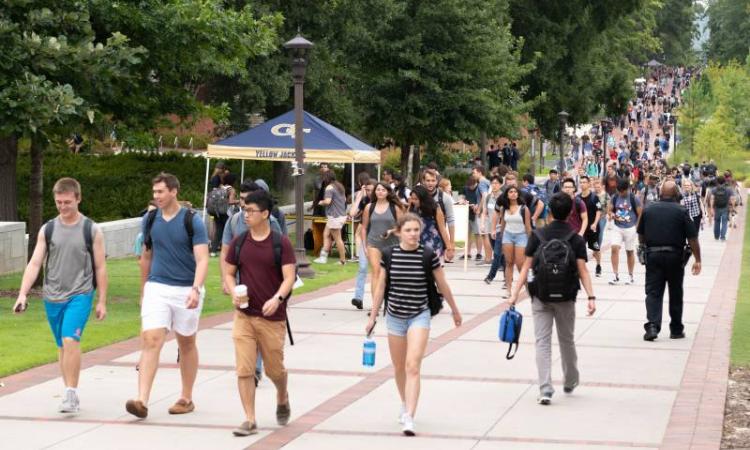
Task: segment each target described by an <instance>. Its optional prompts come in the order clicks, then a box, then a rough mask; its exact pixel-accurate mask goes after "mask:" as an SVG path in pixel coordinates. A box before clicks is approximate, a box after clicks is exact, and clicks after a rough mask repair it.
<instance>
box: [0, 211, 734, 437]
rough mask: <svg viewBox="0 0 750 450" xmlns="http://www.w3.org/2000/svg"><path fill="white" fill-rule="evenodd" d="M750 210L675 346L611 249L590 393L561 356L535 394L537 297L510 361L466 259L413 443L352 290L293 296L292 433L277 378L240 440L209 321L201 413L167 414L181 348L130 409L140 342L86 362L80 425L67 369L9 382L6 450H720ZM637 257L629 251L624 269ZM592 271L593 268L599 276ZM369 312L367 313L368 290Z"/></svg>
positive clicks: (708, 269)
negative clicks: (543, 398)
mask: <svg viewBox="0 0 750 450" xmlns="http://www.w3.org/2000/svg"><path fill="white" fill-rule="evenodd" d="M742 213H743V217H742V218H741V220H739V221H738V222H739V223H740V228H738V229H737V230H732V231H731V232H730V237H729V240H728V241H727V242H726V243H719V242H716V241H714V239H713V236H712V232H711V230H709V229H708V228H707V229H705V230H704V231H703V232H702V235H701V244H702V246H703V247H702V250H703V272H702V273H701V275H700V276H698V277H693V276H690V275H688V276H686V279H685V313H684V321H685V323H686V333H687V338H686V339H684V340H670V339H669V337H668V327H667V326H666V325H665V326H664V330H663V331H662V333H661V335H660V337H659V339H658V340H657V341H655V342H653V343H649V342H644V341H643V339H642V335H643V326H642V325H643V322H644V320H645V307H644V303H643V301H644V293H643V291H644V287H643V286H644V269H643V267H642V266H640V265H638V264H636V283H635V285H632V286H626V285H620V286H609V285H608V284H607V281H608V280H609V277H610V275H611V272H610V263H609V255H608V252H605V255H604V260H605V261H604V262H603V264H602V266H603V268H604V274H603V276H602V277H601V278H594V283H595V292H596V295H597V298H598V300H597V309H598V311H597V313H596V315H595V316H594V317H592V318H589V317H586V316H585V311H584V308H585V302H579V304H578V321H577V327H576V340H577V345H578V355H579V368H580V371H581V386H580V387H579V388H578V389H577V390H576V391H575V393H574V394H572V395H565V394H563V393H562V386H561V384H560V380H561V370H560V366H559V359H558V351H557V349H556V348H555V349H554V350H553V358H555V361H554V363H553V364H554V371H553V377H554V379H555V381H556V389H557V393H556V394H555V397H554V398H553V403H552V405H551V406H546V407H545V406H539V405H537V404H536V401H535V400H536V396H537V394H538V388H537V386H536V384H535V383H536V368H535V364H534V346H533V326H534V324H533V320H532V317H531V313H530V304H529V302H528V301H524V302H522V303H521V304H520V305H519V310H520V311H521V312H522V313H523V314H524V315H525V316H526V319H527V320H526V321H525V324H524V330H523V333H522V337H521V346H520V349H519V351H518V354H517V356H516V358H515V359H513V360H511V361H507V360H506V359H505V352H506V350H507V347H506V344H502V343H500V342H498V339H497V326H498V323H497V322H498V316H499V314H500V312H501V311H502V306H501V303H502V300H501V299H500V298H499V295H500V292H501V291H500V288H501V284H500V282H499V281H497V282H495V283H493V284H492V286H487V285H486V284H485V283H484V282H483V281H482V279H483V278H484V276H485V275H486V272H487V267H481V268H480V267H473V265H471V264H470V269H469V271H468V272H466V273H465V272H463V271H462V267H461V266H459V265H458V264H456V265H450V266H449V267H448V268H447V272H448V276H449V279H450V284H451V287H452V288H453V292H454V294H455V295H456V297H457V300H458V303H459V305H460V308H461V312H462V314H463V315H464V325H463V326H462V327H460V328H458V329H456V328H453V326H452V325H451V323H450V322H451V321H450V315H449V314H448V313H447V311H446V312H443V313H442V314H440V315H439V316H437V317H436V318H435V319H434V320H433V329H432V332H431V336H432V338H431V341H430V344H429V347H428V356H427V357H426V358H425V360H424V364H423V368H422V393H421V398H420V403H419V409H418V412H417V415H416V419H415V420H416V425H417V428H416V431H417V434H418V436H417V437H415V438H405V437H403V436H401V434H400V428H399V425H398V423H397V415H398V411H399V407H400V402H399V399H398V394H397V391H396V387H395V384H394V383H393V380H392V368H391V366H390V358H389V355H388V346H387V342H386V334H385V331H386V329H385V326H384V323H379V324H378V326H377V329H376V341H377V358H376V365H375V367H374V368H365V367H363V366H362V365H361V355H362V341H363V332H362V329H363V327H364V325H365V323H366V315H365V313H364V312H363V311H356V310H354V309H353V308H352V307H351V306H350V304H349V300H350V299H351V296H352V291H353V288H352V287H351V286H352V283H348V285H340V286H338V287H336V288H331V289H328V290H327V291H326V292H322V293H318V294H315V295H308V296H303V297H300V298H298V299H296V300H295V302H293V303H294V305H293V306H292V307H291V312H290V320H291V323H292V326H293V329H294V332H295V341H296V345H295V346H293V347H290V346H287V348H286V364H287V367H288V368H289V372H290V379H289V380H290V381H289V390H290V399H291V405H292V420H291V422H290V423H289V425H288V426H287V427H284V428H279V427H277V426H276V421H275V389H274V388H273V386H272V384H271V383H270V382H269V381H268V380H267V379H264V380H263V381H262V382H261V385H260V388H259V390H258V394H257V414H258V424H259V426H260V430H261V432H260V434H258V435H257V436H254V437H251V438H236V437H233V436H232V434H231V430H232V429H233V428H234V427H235V426H237V425H238V424H239V423H241V422H242V421H243V420H244V418H243V413H242V408H241V406H240V402H239V399H238V394H237V389H236V379H235V376H234V353H233V344H232V339H231V322H230V320H231V316H229V315H222V316H218V317H214V318H209V319H206V320H204V321H203V329H202V330H201V331H200V333H199V337H198V344H199V347H200V352H201V369H200V371H199V374H198V381H197V383H196V387H195V397H194V400H195V404H196V411H195V413H193V414H189V415H184V416H170V415H169V414H168V413H167V408H168V407H169V406H170V405H171V404H172V403H173V402H174V401H175V400H176V398H177V396H178V395H179V391H180V378H179V370H178V368H177V366H176V364H175V353H176V343H175V341H173V340H172V341H170V342H169V343H168V344H167V345H166V346H165V349H164V351H163V352H162V363H163V364H162V367H161V368H160V370H159V372H158V374H157V377H156V381H155V384H154V389H153V394H152V402H151V404H150V405H149V409H150V411H149V413H150V415H149V417H148V419H147V420H145V421H139V420H136V419H135V418H133V417H132V416H130V415H128V414H127V413H126V412H125V410H124V404H125V400H127V399H128V398H131V397H132V396H134V395H135V393H136V389H137V373H136V372H135V362H136V361H137V360H138V357H139V353H138V351H137V348H138V342H137V340H131V341H128V342H125V343H120V344H116V345H114V346H110V347H108V348H105V349H101V350H97V351H94V352H91V353H89V354H87V355H86V356H85V357H84V362H88V364H89V367H87V368H85V369H84V370H83V372H82V376H81V383H80V386H81V389H80V397H81V405H82V407H81V412H80V414H78V415H75V416H65V415H61V414H59V413H57V412H56V407H57V405H58V404H59V402H60V393H61V391H62V382H61V379H60V378H58V377H56V376H55V375H54V374H55V373H56V370H57V369H56V367H55V366H54V365H48V366H44V367H42V368H37V369H32V370H30V371H27V372H24V373H22V374H18V375H14V376H11V377H8V378H6V379H5V380H3V381H4V382H5V384H6V386H5V387H4V388H0V430H2V433H1V435H2V447H3V448H8V449H32V448H33V449H36V448H54V449H68V448H69V449H75V450H81V449H86V448H108V449H119V448H122V449H131V448H143V449H157V448H166V447H172V448H179V449H181V450H182V449H185V450H186V449H193V448H195V449H205V448H221V449H242V448H246V447H249V446H252V447H253V448H279V447H281V446H285V447H284V448H289V449H305V450H309V449H334V448H336V449H349V448H357V449H383V448H389V447H397V448H414V449H421V448H424V449H427V448H430V449H441V448H445V449H451V450H453V449H495V448H497V449H527V448H534V449H556V450H559V449H592V450H593V449H602V448H634V447H635V448H658V447H673V448H691V447H693V448H718V447H719V442H720V438H721V423H722V422H721V419H722V417H723V415H722V414H723V405H724V391H723V390H722V386H723V389H726V379H727V374H726V365H727V364H728V355H729V353H728V349H729V341H728V339H729V334H728V333H729V330H730V328H731V317H732V312H733V310H734V300H735V294H736V286H737V284H736V283H737V279H738V276H739V270H740V254H741V246H742V231H743V229H744V211H742ZM738 218H739V217H738ZM624 263H625V261H624V255H623V257H622V262H621V266H622V267H623V268H624V267H625V264H624ZM593 266H594V263H593V262H590V263H589V267H590V268H591V269H592V273H593ZM622 272H624V270H622V269H621V274H622ZM368 290H369V287H368ZM582 295H584V294H583V293H582ZM365 303H366V305H367V304H369V297H368V298H367V299H366V302H365ZM665 310H666V308H665ZM381 322H382V321H381ZM666 323H668V317H667V318H666V320H665V324H666ZM51 342H52V341H51V340H50V345H51ZM717 420H718V421H717ZM717 424H718V435H717V433H716V432H717V429H716V427H717Z"/></svg>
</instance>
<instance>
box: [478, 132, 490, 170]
mask: <svg viewBox="0 0 750 450" xmlns="http://www.w3.org/2000/svg"><path fill="white" fill-rule="evenodd" d="M479 157H480V158H482V166H484V167H489V165H488V164H487V133H485V132H484V131H482V134H481V135H480V136H479Z"/></svg>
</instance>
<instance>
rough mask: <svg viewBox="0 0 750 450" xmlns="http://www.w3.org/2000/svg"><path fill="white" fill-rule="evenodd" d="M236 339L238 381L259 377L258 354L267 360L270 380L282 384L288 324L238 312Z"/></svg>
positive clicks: (265, 363) (233, 333) (235, 314)
mask: <svg viewBox="0 0 750 450" xmlns="http://www.w3.org/2000/svg"><path fill="white" fill-rule="evenodd" d="M232 339H233V340H234V355H235V359H236V363H237V376H238V377H240V378H242V377H250V376H254V375H255V363H256V359H257V356H258V350H260V354H261V356H262V357H263V364H264V365H265V366H266V375H268V378H270V379H271V380H279V379H281V378H283V377H285V376H286V368H285V367H284V341H285V339H286V323H285V322H284V321H277V320H267V319H264V318H262V317H255V316H248V315H247V314H245V313H242V312H239V311H237V312H235V313H234V325H233V327H232Z"/></svg>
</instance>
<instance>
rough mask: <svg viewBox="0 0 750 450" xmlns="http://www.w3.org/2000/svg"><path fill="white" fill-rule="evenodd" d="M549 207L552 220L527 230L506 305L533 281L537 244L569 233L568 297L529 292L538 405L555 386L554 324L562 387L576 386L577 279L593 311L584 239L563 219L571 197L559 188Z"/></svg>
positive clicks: (570, 389)
mask: <svg viewBox="0 0 750 450" xmlns="http://www.w3.org/2000/svg"><path fill="white" fill-rule="evenodd" d="M549 207H550V211H551V212H552V218H553V219H554V220H553V221H552V223H550V224H549V225H547V226H546V227H545V228H543V229H540V230H538V231H535V232H534V233H532V234H531V237H530V238H529V242H528V244H527V245H526V250H525V254H526V260H525V261H524V263H523V267H521V274H520V279H519V280H518V283H517V284H516V285H515V287H514V288H513V292H512V293H511V296H510V299H508V303H509V305H510V306H513V305H515V304H516V303H517V302H518V295H519V293H520V292H521V289H522V288H523V286H524V285H525V284H526V280H527V279H528V280H529V281H530V282H531V281H533V273H530V272H529V271H530V269H531V266H532V264H533V262H534V255H535V254H536V253H537V249H538V248H539V247H540V246H541V245H546V243H548V242H549V241H550V240H552V239H565V238H566V237H568V236H570V238H569V240H568V243H569V244H570V247H571V248H572V250H573V253H574V254H575V258H576V269H577V272H578V273H577V279H576V280H575V289H573V290H571V294H570V298H565V299H563V300H561V301H549V302H543V301H541V300H540V299H539V298H537V297H536V296H532V299H531V309H532V311H533V314H534V333H535V335H536V366H537V370H538V373H539V391H540V395H539V398H538V400H537V401H538V402H539V404H541V405H549V404H550V403H551V401H552V394H553V393H554V392H555V389H554V388H553V387H552V370H551V365H552V362H551V361H552V325H553V323H554V324H556V325H557V340H558V342H559V343H560V359H561V362H562V368H563V390H564V392H565V393H566V394H570V393H572V392H573V390H574V389H575V388H576V386H578V377H579V374H578V367H577V361H578V355H577V353H576V346H575V339H574V334H575V319H576V309H575V300H576V293H577V292H578V290H579V289H580V285H579V284H578V282H579V280H580V282H582V283H583V288H584V289H585V290H586V293H587V294H588V313H589V316H590V315H593V314H594V312H596V305H595V302H594V301H595V300H596V297H594V289H593V287H592V285H591V276H590V275H589V271H588V268H586V259H587V255H586V243H585V242H584V241H583V238H582V237H581V236H579V235H578V234H576V233H572V232H571V230H570V226H569V225H568V224H567V222H566V219H567V218H568V215H570V211H571V210H572V209H573V199H572V198H571V197H570V196H569V195H568V194H566V193H564V192H559V193H557V194H555V195H553V196H552V198H551V199H550V201H549ZM540 236H541V237H542V238H544V240H545V243H544V244H543V243H542V242H541V241H540Z"/></svg>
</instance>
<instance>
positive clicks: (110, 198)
mask: <svg viewBox="0 0 750 450" xmlns="http://www.w3.org/2000/svg"><path fill="white" fill-rule="evenodd" d="M227 163H228V165H229V167H230V168H231V169H232V170H233V171H234V172H235V173H236V174H237V176H238V178H239V173H240V161H231V160H230V161H227ZM212 168H213V164H212ZM30 170H31V158H30V157H29V155H28V153H24V152H21V153H19V155H18V166H17V173H16V180H17V186H18V213H19V216H20V220H23V221H28V209H29V183H28V180H29V175H30ZM161 171H165V172H169V173H172V174H174V175H175V176H177V178H178V179H179V180H180V185H181V192H180V195H179V197H180V199H181V200H187V201H189V202H191V203H192V204H193V205H194V206H196V207H200V206H202V204H203V184H204V177H205V175H206V160H205V159H203V158H199V157H194V156H184V155H182V154H180V153H165V154H157V153H125V154H120V155H89V154H79V155H73V154H71V153H68V152H56V151H49V152H47V153H45V154H44V211H43V216H44V219H45V220H47V219H49V218H52V217H54V216H55V215H57V210H56V209H55V204H54V201H53V198H52V195H50V192H51V190H52V185H53V184H54V183H55V181H56V180H58V179H59V178H62V177H73V178H75V179H77V180H78V181H79V182H80V183H81V189H82V191H83V192H82V198H83V201H82V202H81V211H82V212H83V213H84V214H85V215H87V216H88V217H91V218H92V219H93V220H95V221H99V222H103V221H108V220H118V219H123V218H128V217H135V216H136V215H137V214H138V212H140V211H141V210H142V209H143V208H144V207H145V206H146V204H147V203H148V201H149V200H150V199H151V179H152V178H153V177H154V176H155V175H156V174H158V173H159V172H161ZM272 174H273V164H272V163H271V162H270V161H247V162H246V163H245V177H246V178H248V177H250V178H263V179H265V180H267V181H268V183H269V185H273V175H272ZM238 183H239V182H238Z"/></svg>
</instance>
